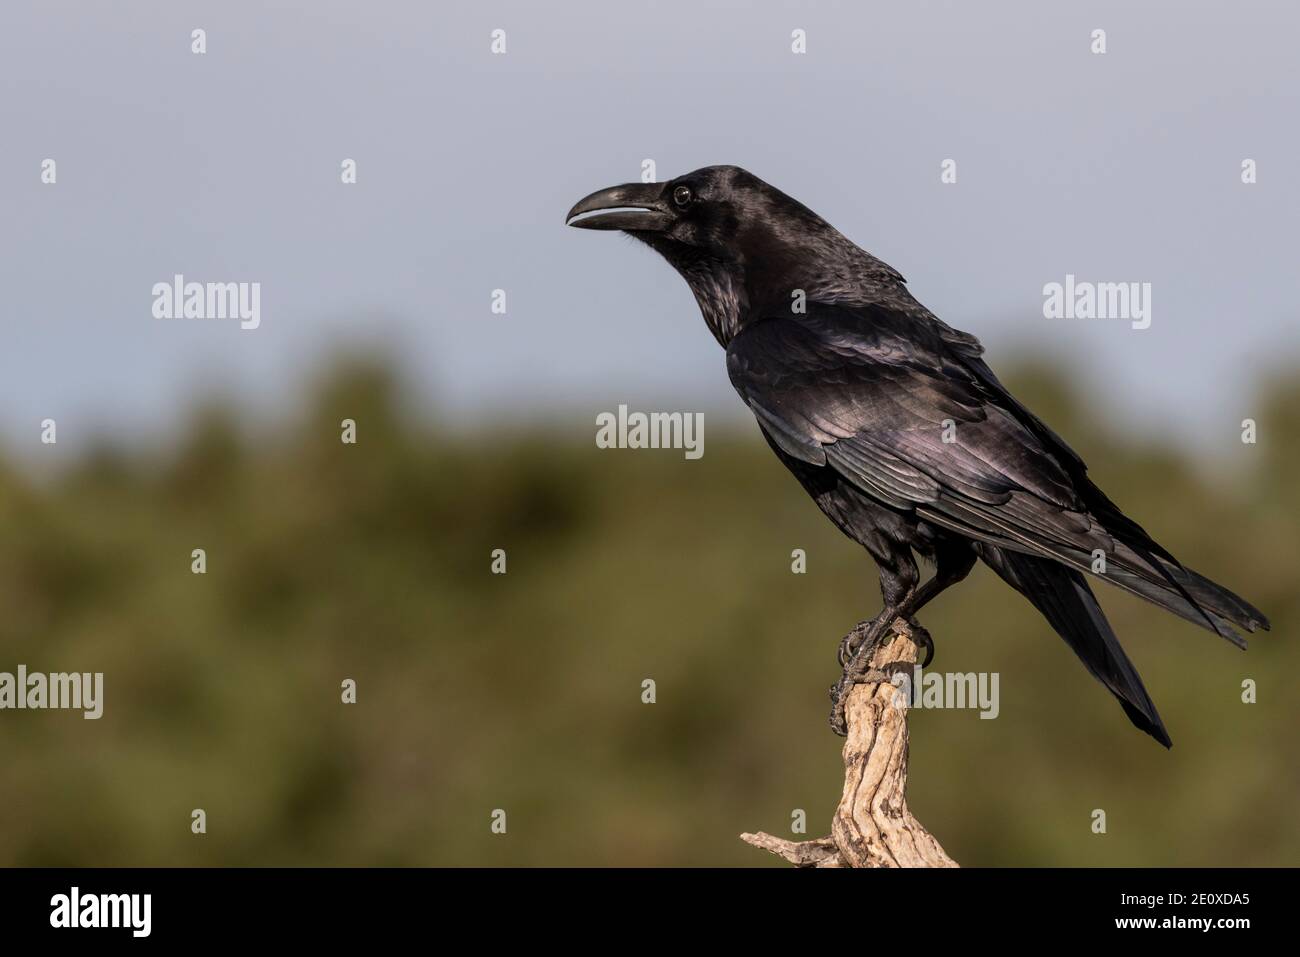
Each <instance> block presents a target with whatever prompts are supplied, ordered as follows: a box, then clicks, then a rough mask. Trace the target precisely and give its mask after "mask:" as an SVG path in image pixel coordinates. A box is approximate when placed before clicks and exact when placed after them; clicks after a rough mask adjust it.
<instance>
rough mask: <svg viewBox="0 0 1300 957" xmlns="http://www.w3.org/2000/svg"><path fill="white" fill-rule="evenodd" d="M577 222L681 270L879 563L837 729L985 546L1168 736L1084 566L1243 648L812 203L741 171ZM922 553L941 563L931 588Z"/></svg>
mask: <svg viewBox="0 0 1300 957" xmlns="http://www.w3.org/2000/svg"><path fill="white" fill-rule="evenodd" d="M565 221H566V222H567V223H568V224H569V225H571V226H577V227H581V228H583V229H607V230H622V231H623V232H625V233H627V234H629V235H631V236H633V237H635V238H636V239H638V240H641V241H642V242H644V243H646V244H647V245H649V246H650V247H651V248H652V249H654V250H656V251H657V252H658V253H659V254H660V255H662V256H663V257H664V258H665V259H666V260H668V262H669V263H670V264H671V265H672V266H673V268H675V269H676V270H677V272H678V273H680V274H681V276H682V278H683V279H685V280H686V283H687V285H688V286H689V287H690V289H691V292H692V293H694V294H695V299H696V302H697V303H698V304H699V307H700V311H701V313H703V315H704V321H705V323H706V324H707V325H708V327H709V331H710V332H712V333H713V336H714V338H716V339H717V340H718V342H719V344H721V345H722V347H723V348H724V349H725V350H726V353H727V372H728V374H729V375H730V377H731V382H732V385H733V386H734V387H735V389H736V391H737V392H738V393H740V397H741V398H742V399H743V400H744V401H745V403H746V404H747V405H748V406H749V407H750V409H751V410H752V411H753V413H754V416H755V417H756V418H757V420H758V424H759V428H760V429H761V431H762V433H763V435H764V437H765V438H766V439H767V442H768V444H769V445H770V446H771V447H772V450H773V451H774V452H775V453H776V455H777V457H778V458H780V460H781V461H782V462H783V463H785V466H786V467H787V468H788V469H789V470H790V471H791V472H793V473H794V476H795V478H797V479H798V480H799V482H800V484H802V485H803V487H804V489H805V490H806V491H807V492H808V494H809V495H811V496H812V498H813V500H814V501H815V502H816V503H817V505H818V507H820V508H821V510H822V511H823V512H824V513H825V514H826V516H827V517H828V518H830V520H831V521H832V522H834V523H835V525H836V526H838V527H839V529H840V530H841V531H842V532H843V533H844V534H845V535H847V536H848V537H849V538H851V539H852V540H853V541H855V542H857V543H859V544H860V545H862V546H863V547H864V548H865V549H866V550H867V552H868V553H869V554H870V555H871V557H872V558H873V559H874V560H875V562H876V564H877V565H878V566H879V571H880V591H881V595H882V598H883V600H884V607H883V609H882V610H881V612H880V614H879V615H877V616H876V617H875V618H874V619H869V620H867V621H864V622H862V623H860V624H859V625H858V626H857V627H856V628H855V629H854V630H853V631H852V632H850V633H849V634H848V635H847V636H845V638H844V640H843V641H842V642H841V643H840V652H839V659H840V664H841V665H842V666H843V668H844V673H843V675H842V677H841V678H840V680H839V681H838V682H837V683H836V685H835V686H834V687H833V688H832V689H831V698H832V700H833V701H834V702H835V705H834V707H833V709H832V711H831V726H832V728H834V729H835V730H836V732H837V733H840V734H843V733H844V730H845V729H844V711H843V707H844V698H845V696H846V695H847V692H848V690H849V689H850V688H851V687H852V686H853V684H854V683H856V682H859V681H861V680H863V678H864V676H866V666H867V662H868V661H869V660H870V656H871V653H872V652H873V651H874V650H875V648H876V647H877V646H878V645H879V644H880V643H881V642H883V641H885V640H886V639H887V636H888V635H889V634H890V633H891V631H892V627H893V623H894V621H895V620H896V619H898V618H902V619H905V620H908V621H909V622H912V623H913V627H914V631H915V632H917V633H919V634H920V635H921V636H922V637H921V639H920V640H921V641H922V643H923V644H924V645H925V646H926V650H927V659H926V663H927V664H928V662H929V656H930V655H931V654H932V653H933V645H932V643H931V642H930V641H929V638H928V636H926V635H925V633H924V629H921V628H920V626H919V625H916V624H915V622H914V616H915V615H916V613H917V612H918V611H920V609H921V608H922V607H923V606H924V605H925V604H926V603H927V602H928V601H930V600H931V599H932V598H934V597H935V596H936V595H938V594H939V593H940V592H942V591H943V590H944V589H945V588H948V587H949V586H951V585H954V584H956V583H957V582H959V581H961V580H962V579H963V578H965V577H966V575H967V574H968V573H969V572H970V570H971V568H972V567H974V564H975V561H976V560H977V559H979V560H982V561H983V562H984V563H985V564H986V565H988V566H989V567H990V568H992V569H993V571H994V572H996V573H997V574H998V575H999V576H1000V577H1001V578H1002V580H1003V581H1005V582H1006V583H1007V584H1008V585H1010V586H1011V587H1012V588H1014V589H1015V590H1016V591H1018V592H1020V593H1021V594H1022V595H1024V596H1025V597H1026V598H1027V599H1029V601H1030V602H1031V603H1032V604H1033V606H1034V607H1035V608H1037V609H1038V611H1039V612H1040V613H1042V615H1043V616H1044V617H1045V618H1046V619H1047V621H1048V623H1049V624H1051V626H1052V628H1053V629H1055V630H1056V632H1057V633H1058V634H1060V636H1061V637H1062V638H1064V639H1065V641H1066V642H1067V643H1068V644H1069V646H1070V647H1071V648H1072V649H1073V650H1074V652H1075V654H1076V655H1078V657H1079V659H1080V660H1081V661H1082V662H1083V664H1084V666H1085V667H1086V668H1087V669H1088V670H1089V671H1090V672H1091V673H1092V674H1093V676H1094V677H1095V678H1097V680H1099V681H1100V682H1101V683H1102V684H1103V685H1105V686H1106V687H1107V688H1108V689H1109V690H1110V692H1111V693H1112V694H1113V695H1115V697H1116V698H1118V699H1119V703H1120V705H1121V706H1123V708H1124V712H1125V713H1126V714H1127V715H1128V717H1129V720H1131V721H1132V722H1133V724H1135V725H1136V726H1137V727H1139V728H1141V729H1142V730H1143V731H1145V732H1146V733H1147V734H1149V735H1151V736H1152V737H1153V738H1155V739H1156V740H1157V741H1159V742H1160V743H1161V744H1163V745H1165V747H1170V746H1171V741H1170V739H1169V734H1168V732H1167V731H1166V730H1165V726H1164V723H1163V722H1162V721H1161V720H1160V715H1159V714H1157V712H1156V707H1155V705H1154V704H1153V703H1152V701H1151V698H1150V697H1149V696H1148V695H1147V692H1146V689H1145V688H1144V687H1143V686H1142V679H1141V678H1139V677H1138V673H1137V670H1136V669H1135V668H1134V667H1133V664H1132V662H1130V661H1129V659H1128V657H1127V656H1126V655H1125V654H1124V650H1123V649H1122V648H1121V647H1120V644H1119V639H1118V638H1116V636H1115V633H1114V631H1113V630H1112V629H1111V627H1110V624H1109V623H1108V622H1107V621H1106V617H1105V615H1104V614H1103V613H1102V610H1101V607H1100V606H1099V605H1098V604H1097V600H1096V598H1095V597H1094V596H1093V594H1092V591H1091V589H1089V587H1088V582H1087V580H1086V578H1085V577H1084V574H1085V573H1093V574H1097V573H1100V575H1101V577H1103V578H1105V579H1107V580H1108V581H1110V582H1111V583H1112V584H1115V585H1118V586H1119V587H1120V588H1123V589H1125V590H1127V591H1129V592H1132V593H1133V594H1135V595H1138V596H1140V597H1142V598H1145V599H1146V600H1147V601H1150V602H1153V603H1154V604H1156V605H1159V606H1160V607H1161V608H1165V609H1167V610H1169V611H1171V612H1173V613H1174V614H1176V615H1179V616H1181V617H1183V618H1185V619H1187V620H1188V621H1192V622H1194V623H1196V624H1198V625H1201V626H1203V627H1205V628H1207V629H1208V630H1210V631H1213V632H1216V633H1217V634H1219V635H1221V636H1222V637H1224V638H1226V639H1227V640H1228V641H1230V642H1232V643H1233V644H1235V645H1237V646H1238V647H1241V648H1245V647H1246V642H1245V639H1243V638H1242V637H1241V636H1240V635H1239V634H1238V633H1237V631H1236V630H1234V627H1233V626H1236V627H1238V628H1241V629H1244V630H1246V631H1249V632H1253V631H1255V630H1256V629H1258V628H1264V629H1267V628H1268V626H1269V625H1268V620H1267V619H1266V618H1265V617H1264V615H1263V614H1262V613H1261V612H1259V611H1258V610H1257V609H1256V608H1254V607H1253V606H1252V605H1250V604H1249V603H1248V602H1246V601H1245V600H1244V599H1242V598H1240V597H1239V596H1237V595H1235V594H1233V593H1232V592H1230V591H1229V590H1228V589H1226V588H1224V587H1222V586H1220V585H1217V584H1215V583H1214V582H1212V581H1210V580H1209V579H1207V578H1204V577H1202V576H1201V575H1198V574H1197V573H1196V572H1194V571H1192V570H1191V569H1189V568H1186V567H1184V566H1183V565H1181V564H1180V563H1179V562H1178V560H1177V559H1175V558H1174V556H1173V555H1171V554H1170V553H1169V552H1168V551H1166V550H1165V549H1164V548H1162V547H1161V546H1160V545H1158V544H1157V543H1156V542H1155V541H1154V540H1153V539H1152V538H1151V537H1150V536H1149V535H1148V534H1147V533H1146V532H1145V531H1144V530H1143V529H1142V528H1141V526H1139V525H1138V524H1137V523H1136V522H1134V521H1133V520H1131V519H1130V518H1128V517H1127V516H1125V515H1124V514H1123V513H1122V512H1121V511H1120V510H1119V508H1118V506H1116V505H1115V504H1114V503H1113V502H1111V500H1110V499H1109V498H1107V497H1106V495H1105V494H1104V493H1103V492H1102V491H1101V489H1099V488H1098V487H1097V486H1096V485H1094V484H1093V482H1092V480H1091V479H1089V478H1088V474H1087V468H1086V466H1085V465H1084V463H1083V460H1082V459H1081V458H1080V457H1079V456H1078V454H1076V453H1075V452H1074V450H1073V449H1071V448H1070V447H1069V446H1068V445H1066V444H1065V441H1064V440H1063V439H1061V437H1060V436H1058V435H1057V434H1056V433H1055V432H1053V431H1052V430H1051V429H1050V428H1049V427H1048V426H1047V425H1046V424H1045V423H1044V422H1043V421H1042V420H1041V419H1039V418H1038V417H1037V416H1035V415H1034V414H1033V413H1032V412H1030V411H1029V410H1028V409H1027V408H1025V406H1024V405H1022V404H1021V403H1020V402H1019V401H1017V400H1016V398H1015V397H1014V396H1012V395H1011V394H1010V393H1009V392H1008V391H1007V389H1006V388H1005V387H1004V386H1003V385H1002V383H1001V382H999V381H998V379H997V377H996V376H995V375H994V374H993V372H992V370H991V369H990V368H989V366H988V365H987V364H986V363H985V361H984V359H983V358H982V354H983V352H984V348H983V346H981V345H980V342H979V340H978V339H976V338H975V337H974V336H972V335H970V334H969V333H966V332H961V331H959V330H957V329H954V328H952V327H951V326H949V325H947V324H946V323H944V322H942V321H941V320H940V319H939V318H938V317H936V316H934V315H933V314H932V313H931V312H930V311H929V310H928V309H926V308H925V307H924V306H923V305H921V304H920V303H919V302H917V301H916V299H914V298H913V297H912V294H911V293H910V292H909V291H908V289H907V286H906V284H905V280H904V279H903V277H902V276H901V275H900V274H899V273H898V272H897V270H895V269H893V268H892V267H890V266H889V265H887V264H885V263H883V262H881V261H880V260H879V259H877V258H875V257H874V256H872V255H871V254H870V253H868V252H866V251H865V250H863V249H861V248H859V247H858V246H856V245H854V243H852V242H851V241H850V240H849V239H847V238H846V237H845V236H844V235H843V234H841V233H840V232H839V231H838V230H836V229H835V228H834V227H833V226H831V225H830V224H829V223H827V222H826V221H825V220H824V219H822V218H821V217H820V216H818V215H817V214H816V213H814V212H813V211H812V210H810V209H808V207H806V206H804V205H803V204H802V203H799V202H798V201H796V200H794V199H792V198H791V197H789V196H787V195H785V194H784V193H782V192H781V191H780V190H778V189H776V188H774V187H772V186H770V185H768V184H767V183H765V182H763V181H762V180H761V179H759V178H758V177H757V176H754V175H753V174H752V173H749V172H747V171H746V170H743V169H741V168H739V167H736V166H709V167H705V168H703V169H698V170H696V171H695V172H692V173H687V174H686V175H684V176H680V177H678V178H676V179H673V180H670V181H669V182H666V183H629V184H626V185H623V186H615V187H612V188H609V189H603V190H599V191H597V192H595V193H592V194H591V195H590V196H587V197H586V198H585V199H582V200H580V201H579V202H578V203H577V205H575V206H574V207H573V208H572V209H571V210H570V211H569V214H568V216H567V217H565ZM917 557H920V558H922V559H924V560H926V561H929V562H932V563H933V565H934V569H935V571H934V575H933V577H931V578H930V579H929V580H928V581H926V582H924V583H922V582H921V576H920V573H919V572H918V570H917V561H916V560H917Z"/></svg>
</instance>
